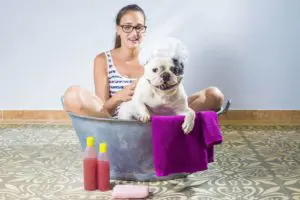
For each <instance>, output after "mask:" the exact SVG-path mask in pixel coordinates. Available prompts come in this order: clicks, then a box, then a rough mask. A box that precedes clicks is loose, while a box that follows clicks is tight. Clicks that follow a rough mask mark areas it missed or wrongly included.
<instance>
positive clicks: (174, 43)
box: [118, 38, 195, 134]
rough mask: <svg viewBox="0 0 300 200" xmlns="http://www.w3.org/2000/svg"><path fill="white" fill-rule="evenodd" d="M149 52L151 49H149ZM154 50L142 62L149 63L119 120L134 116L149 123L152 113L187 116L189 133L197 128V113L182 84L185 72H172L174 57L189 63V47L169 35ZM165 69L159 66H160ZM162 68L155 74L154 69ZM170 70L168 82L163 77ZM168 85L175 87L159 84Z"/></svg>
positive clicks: (120, 113) (185, 131) (186, 127)
mask: <svg viewBox="0 0 300 200" xmlns="http://www.w3.org/2000/svg"><path fill="white" fill-rule="evenodd" d="M148 52H149V51H148ZM150 52H151V53H150V54H148V56H147V55H146V54H143V55H141V56H145V57H144V58H143V59H144V60H142V61H141V62H145V63H144V64H145V72H144V75H143V76H142V77H141V78H140V80H139V81H138V83H137V86H136V89H135V92H134V95H133V97H132V100H131V101H128V102H124V103H122V104H121V106H120V109H119V114H118V118H119V119H127V120H129V119H131V118H132V117H134V118H136V119H138V120H140V121H142V122H144V123H146V122H148V121H149V120H150V116H151V115H184V116H185V118H184V122H183V124H182V129H183V132H184V133H185V134H188V133H190V132H191V131H192V129H193V127H194V120H195V112H194V111H193V110H192V109H190V108H189V107H188V102H187V95H186V93H185V90H184V87H183V85H182V83H181V79H182V75H175V74H174V73H171V70H170V69H171V67H173V66H174V62H173V60H172V59H173V58H176V59H177V60H178V61H179V62H181V63H183V64H184V65H185V64H186V63H187V55H188V54H187V51H186V48H185V46H184V45H183V44H182V43H181V42H180V41H179V40H177V39H175V38H168V39H166V40H165V41H164V42H163V43H161V45H160V46H157V45H155V46H154V49H153V50H152V51H150ZM162 65H163V66H164V67H163V68H159V67H160V66H162ZM154 68H159V69H160V70H161V72H160V71H158V72H156V73H154V72H153V70H152V69H154ZM163 73H169V74H170V79H169V81H168V83H166V82H164V81H163V80H162V78H161V77H162V74H163ZM162 84H166V85H167V86H170V87H171V86H173V87H172V88H171V89H168V90H161V89H158V88H157V87H158V86H160V85H162Z"/></svg>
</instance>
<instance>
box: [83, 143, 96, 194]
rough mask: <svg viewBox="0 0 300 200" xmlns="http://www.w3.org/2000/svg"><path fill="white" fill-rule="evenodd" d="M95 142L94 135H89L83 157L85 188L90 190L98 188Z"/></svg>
mask: <svg viewBox="0 0 300 200" xmlns="http://www.w3.org/2000/svg"><path fill="white" fill-rule="evenodd" d="M94 143H95V142H94V138H93V137H87V140H86V149H85V152H84V159H83V173H84V174H83V182H84V189H85V190H88V191H91V190H96V189H97V154H96V149H95V147H94Z"/></svg>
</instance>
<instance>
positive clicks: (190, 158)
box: [152, 111, 223, 176]
mask: <svg viewBox="0 0 300 200" xmlns="http://www.w3.org/2000/svg"><path fill="white" fill-rule="evenodd" d="M183 121H184V116H153V117H152V138H153V161H154V169H155V173H156V175H157V176H167V175H169V174H177V173H194V172H198V171H203V170H206V169H208V163H210V162H213V161H214V145H215V144H220V143H221V142H222V141H223V137H222V134H221V131H220V126H219V121H218V116H217V113H216V112H214V111H202V112H198V113H196V119H195V126H194V129H193V131H192V132H191V133H190V134H189V135H185V134H184V133H183V131H182V128H181V124H182V123H183Z"/></svg>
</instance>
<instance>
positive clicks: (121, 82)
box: [105, 51, 136, 118]
mask: <svg viewBox="0 0 300 200" xmlns="http://www.w3.org/2000/svg"><path fill="white" fill-rule="evenodd" d="M105 56H106V61H107V73H108V74H107V76H108V84H109V96H110V97H111V96H113V95H114V94H116V93H117V92H118V91H120V90H123V89H124V87H126V86H127V85H130V84H131V83H132V82H133V81H134V80H136V79H131V78H127V77H124V76H122V75H121V74H120V73H119V72H118V71H117V69H116V67H115V65H114V62H113V59H112V56H111V51H106V52H105ZM118 110H119V106H118V107H117V108H116V110H115V112H114V114H113V117H114V118H115V117H116V116H117V114H118Z"/></svg>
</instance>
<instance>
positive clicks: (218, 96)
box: [205, 87, 225, 109]
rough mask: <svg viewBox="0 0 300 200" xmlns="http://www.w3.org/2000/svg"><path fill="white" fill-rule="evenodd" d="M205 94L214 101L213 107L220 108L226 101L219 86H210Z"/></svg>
mask: <svg viewBox="0 0 300 200" xmlns="http://www.w3.org/2000/svg"><path fill="white" fill-rule="evenodd" d="M205 96H206V98H208V99H209V100H210V101H212V103H213V105H214V106H213V107H215V108H216V109H219V108H220V107H221V106H222V104H223V103H224V99H225V98H224V94H223V93H222V92H221V90H220V89H219V88H217V87H209V88H207V89H206V90H205Z"/></svg>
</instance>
